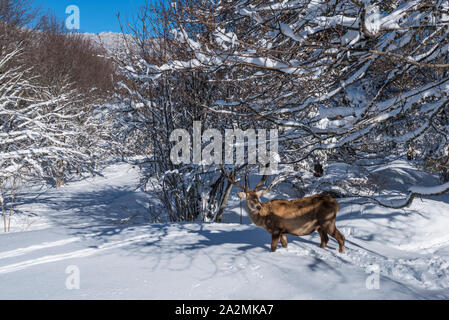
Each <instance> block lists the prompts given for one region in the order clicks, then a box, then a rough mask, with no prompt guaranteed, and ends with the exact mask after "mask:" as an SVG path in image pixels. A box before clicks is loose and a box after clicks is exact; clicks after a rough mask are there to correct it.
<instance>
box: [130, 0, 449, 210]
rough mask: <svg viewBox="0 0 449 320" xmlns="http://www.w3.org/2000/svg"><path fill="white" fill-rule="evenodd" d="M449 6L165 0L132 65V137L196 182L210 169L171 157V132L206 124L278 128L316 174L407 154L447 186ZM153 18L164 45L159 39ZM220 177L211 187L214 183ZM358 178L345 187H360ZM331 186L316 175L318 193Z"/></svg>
mask: <svg viewBox="0 0 449 320" xmlns="http://www.w3.org/2000/svg"><path fill="white" fill-rule="evenodd" d="M147 10H148V8H147ZM448 10H449V1H447V0H441V1H403V0H397V1H368V0H366V1H365V0H363V1H361V0H360V1H358V0H352V1H349V0H348V1H335V0H331V1H328V0H326V1H325V0H314V1H310V0H299V1H298V0H294V1H293V0H292V1H282V2H279V1H242V0H238V1H237V0H228V1H224V0H223V1H204V0H198V1H176V2H174V3H172V4H170V5H167V7H164V6H163V5H162V7H161V8H158V9H157V10H156V13H155V14H148V13H147V14H142V16H141V17H140V24H139V26H141V27H142V26H143V27H142V28H143V29H142V30H140V31H136V36H137V38H138V39H139V43H138V45H137V46H136V47H138V48H140V52H139V53H137V54H136V53H135V52H134V53H133V52H132V50H129V51H128V52H129V55H128V57H127V59H126V60H127V61H122V62H124V63H122V66H123V68H122V70H123V71H124V73H125V74H126V78H127V80H128V82H124V84H123V85H122V89H123V88H124V89H125V95H124V96H127V97H128V103H127V106H128V107H129V106H130V107H129V108H130V109H128V112H126V117H128V118H127V119H128V120H126V121H125V122H126V126H125V130H124V131H123V132H131V130H130V124H134V123H140V124H139V129H142V128H143V127H145V128H146V129H145V130H146V132H143V131H142V130H139V132H141V133H142V132H143V134H142V135H141V136H140V138H139V139H140V141H141V144H142V145H144V146H146V147H147V148H148V154H151V155H152V156H153V155H155V154H157V153H158V152H159V151H158V152H155V150H154V148H156V149H158V150H164V151H163V152H159V156H157V157H156V158H153V159H152V161H153V164H154V168H155V167H157V166H158V169H157V170H154V171H153V172H159V173H162V176H164V177H166V176H165V173H167V172H176V173H177V174H178V173H179V174H182V175H184V176H188V177H189V179H188V181H189V182H191V181H195V183H194V185H195V186H196V185H197V183H198V181H199V180H198V179H197V178H193V176H192V174H193V172H197V173H198V172H200V171H201V170H199V169H198V168H197V167H196V166H185V167H182V168H178V167H176V168H173V167H172V165H171V163H170V162H169V159H168V152H169V143H168V136H169V133H170V132H172V130H173V129H177V128H185V129H191V128H192V123H193V121H202V123H203V125H204V127H213V128H217V129H223V128H232V127H239V128H241V129H243V130H245V129H247V128H271V127H275V128H278V129H279V130H280V139H279V140H280V148H279V151H280V155H281V160H282V163H283V164H297V165H299V166H301V167H302V168H304V167H305V168H306V169H308V170H311V169H312V166H313V165H316V163H317V162H321V163H323V164H325V166H326V165H327V164H329V163H332V162H346V163H348V164H352V163H354V161H357V162H359V163H360V164H362V165H364V162H367V160H370V159H379V158H380V159H382V158H388V157H391V156H395V157H398V158H400V157H408V158H409V159H410V160H416V161H417V162H416V163H417V164H419V165H421V166H422V167H424V168H426V169H427V170H428V171H432V172H437V173H440V174H441V176H442V178H443V180H444V177H445V173H446V176H447V166H448V163H449V162H448V161H449V143H448V140H447V137H448V135H449V106H448V99H447V96H448V92H449V73H448V70H449V61H448V60H449V59H448V56H449V55H448V50H449V42H448V39H449V37H448V33H449V28H448V26H449V11H448ZM155 16H156V17H157V18H156V19H155V18H154V17H155ZM152 24H153V27H154V29H155V30H156V31H158V32H159V35H160V42H159V45H158V46H154V45H153V44H154V43H152V42H151V41H150V39H151V37H150V34H151V32H149V29H150V26H151V25H152ZM137 29H138V26H137V25H136V28H135V29H134V30H137ZM139 37H140V38H139ZM150 44H151V45H150ZM152 45H153V46H152ZM150 47H151V50H150V49H149V48H150ZM122 60H123V59H122ZM199 83H200V84H201V85H198V84H199ZM131 115H132V118H129V117H130V116H131ZM126 117H125V118H126ZM125 118H124V119H125ZM131 119H132V121H131ZM136 121H137V122H136ZM147 128H149V129H147ZM162 132H163V133H162ZM311 160H313V161H311ZM161 163H164V165H162V166H161ZM180 169H182V170H181V171H182V172H181V171H179V170H180ZM211 169H215V170H216V168H211ZM176 170H178V171H176ZM215 180H216V178H214V179H206V181H207V182H206V183H205V184H204V185H209V187H208V188H211V186H212V185H213V183H214V181H215ZM349 180H350V179H349ZM349 180H346V181H343V182H342V183H349V184H352V183H353V182H349ZM356 180H357V179H356ZM362 180H363V181H362ZM362 180H361V181H360V183H361V184H362V185H363V188H367V189H371V190H366V192H365V191H364V192H363V193H364V194H369V193H372V191H373V190H376V189H377V188H379V186H378V185H376V184H373V183H372V181H370V179H369V178H367V177H365V179H362ZM354 183H355V184H354V185H353V186H351V185H346V186H344V188H343V190H353V189H355V188H356V187H357V182H356V181H355V182H354ZM320 185H321V184H320V182H319V180H316V179H315V180H313V181H310V184H309V185H308V186H306V190H309V189H311V188H312V189H315V187H314V186H320ZM180 186H183V187H181V189H182V188H184V184H183V183H181V182H180V180H177V179H175V180H174V183H172V184H170V188H174V189H173V190H177V191H173V192H174V193H176V192H178V191H179V189H178V187H180ZM370 186H372V188H371V187H370ZM187 189H189V188H188V187H187ZM200 189H203V188H202V187H200ZM206 189H207V188H206ZM318 189H320V188H318ZM189 190H190V189H189ZM316 191H317V192H319V191H320V190H316ZM182 194H183V193H182ZM199 194H201V192H199V193H195V195H194V196H193V195H192V196H191V197H189V198H190V199H196V197H197V195H199ZM349 194H353V192H349ZM199 198H200V197H198V199H199ZM203 199H204V198H203ZM187 203H192V201H187ZM194 210H197V209H194Z"/></svg>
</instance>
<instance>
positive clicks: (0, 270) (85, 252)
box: [0, 235, 151, 274]
mask: <svg viewBox="0 0 449 320" xmlns="http://www.w3.org/2000/svg"><path fill="white" fill-rule="evenodd" d="M148 240H151V236H150V235H140V236H135V237H131V238H128V239H126V240H121V241H114V242H107V243H104V244H101V245H99V246H97V247H90V248H86V249H80V250H75V251H70V252H66V253H60V254H53V255H46V256H43V257H39V258H35V259H30V260H25V261H22V262H18V263H13V264H9V265H5V266H0V274H5V273H11V272H16V271H20V270H23V269H27V268H29V267H33V266H37V265H41V264H46V263H51V262H57V261H62V260H67V259H74V258H83V257H88V256H91V255H94V254H98V253H101V252H103V251H106V250H110V249H116V248H120V247H125V246H128V245H131V244H134V243H138V242H141V241H148ZM79 241H80V238H69V239H65V240H59V241H55V242H48V243H42V244H40V245H35V246H30V247H27V248H20V249H16V250H12V251H7V252H4V253H0V259H4V258H10V257H17V256H21V255H26V254H28V253H31V252H34V251H37V250H41V249H47V248H52V247H57V246H63V245H67V244H70V243H74V242H79Z"/></svg>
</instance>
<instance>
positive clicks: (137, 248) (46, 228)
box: [0, 163, 449, 299]
mask: <svg viewBox="0 0 449 320" xmlns="http://www.w3.org/2000/svg"><path fill="white" fill-rule="evenodd" d="M395 168H396V169H397V170H399V169H400V170H403V174H402V175H403V176H404V177H405V179H409V180H407V181H406V182H412V181H414V180H413V179H412V180H410V179H411V178H410V177H411V176H413V174H415V176H416V179H418V178H422V177H423V176H422V175H419V174H417V173H407V171H410V170H412V169H411V167H409V166H407V165H406V164H404V163H396V164H394V165H393V171H394V170H396V169H395ZM342 170H343V171H344V168H342ZM385 170H387V171H388V172H391V169H390V167H388V166H387V167H383V168H382V166H379V168H377V169H376V170H375V172H377V173H379V174H380V173H382V172H384V171H385ZM389 170H390V171H389ZM343 171H342V174H343ZM388 172H387V173H385V172H384V174H386V175H388ZM395 172H396V174H397V175H398V176H401V172H400V171H395ZM390 176H391V174H390ZM404 181H405V180H404ZM429 182H433V181H430V180H429ZM138 186H139V174H138V172H137V169H136V168H133V167H132V166H131V165H128V164H116V165H112V166H110V167H108V168H107V169H106V170H104V171H103V172H102V176H98V177H94V178H88V179H85V180H80V181H74V182H71V183H69V184H68V185H67V186H65V187H63V188H60V189H50V190H38V189H34V188H31V189H30V190H29V192H28V193H27V194H26V196H25V197H24V198H23V199H21V204H20V205H19V208H18V209H19V211H20V212H21V216H26V215H29V216H31V215H33V217H31V218H30V219H32V221H34V222H35V223H31V224H29V225H28V228H26V230H27V231H26V232H23V230H24V227H23V226H22V225H21V220H20V219H14V220H13V231H15V232H13V233H9V234H0V241H1V243H2V247H1V250H0V282H1V283H2V286H1V287H0V299H410V298H411V299H434V298H435V299H436V298H446V299H447V298H449V290H448V289H449V236H448V235H447V230H446V229H447V228H446V226H447V225H448V224H449V215H448V214H447V213H448V212H449V197H448V196H441V197H434V198H429V199H422V200H416V201H415V202H414V203H413V204H412V206H411V207H410V208H407V209H406V210H390V209H386V208H380V207H378V206H375V205H373V204H365V205H357V204H353V203H349V202H348V203H346V202H347V201H346V200H345V201H341V207H342V208H341V210H340V212H339V216H338V219H337V226H338V228H339V229H340V230H341V231H342V232H343V233H344V234H345V236H346V240H347V241H346V253H345V254H340V253H338V250H337V247H338V246H337V243H336V242H335V241H334V240H333V239H332V240H331V241H330V242H329V245H328V248H326V249H320V248H319V236H318V235H317V234H314V235H311V236H308V237H301V238H300V237H294V236H289V237H288V239H289V248H288V249H283V248H279V249H278V251H277V252H276V253H271V252H269V241H270V236H269V234H268V233H266V231H264V230H263V229H261V228H258V227H256V226H254V225H251V224H250V222H249V220H248V217H247V216H246V213H245V210H243V224H238V222H239V221H240V209H239V200H238V199H237V196H236V194H235V190H233V192H232V195H231V203H230V204H229V206H228V211H227V213H226V214H225V216H224V219H225V220H226V223H221V224H215V223H204V224H200V223H178V224H149V223H148V221H147V219H146V214H147V213H146V207H147V203H148V201H149V200H151V199H150V196H149V195H148V194H145V193H143V192H142V191H140V189H139V187H138ZM276 190H283V191H285V190H287V191H288V189H286V186H285V185H283V186H282V188H280V189H276ZM285 196H288V195H286V194H284V193H282V194H279V191H278V192H277V193H276V192H273V194H271V195H270V198H274V197H285ZM373 265H377V266H378V267H379V270H380V289H379V290H369V289H367V287H366V281H367V278H368V277H369V276H370V274H369V273H367V270H368V271H369V270H370V268H371V266H373ZM69 266H76V267H77V268H78V269H79V271H80V289H79V290H68V289H67V288H66V280H67V277H68V276H69V275H68V274H67V273H66V270H71V269H67V268H68V267H69Z"/></svg>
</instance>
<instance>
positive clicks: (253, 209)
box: [220, 166, 345, 253]
mask: <svg viewBox="0 0 449 320" xmlns="http://www.w3.org/2000/svg"><path fill="white" fill-rule="evenodd" d="M220 169H221V172H222V174H223V176H224V177H225V178H226V179H227V180H228V181H229V182H230V183H231V184H232V185H234V186H236V187H238V188H239V189H242V191H239V192H238V195H239V197H240V198H241V199H243V200H246V208H247V210H248V216H249V218H250V220H251V222H252V223H254V224H255V225H256V226H259V227H262V228H264V229H265V230H266V231H267V232H268V233H270V234H271V252H276V249H277V247H278V245H279V241H280V242H281V244H282V247H284V248H287V246H288V243H287V234H290V235H296V236H300V237H301V236H308V235H311V234H312V233H313V232H315V231H317V232H318V234H319V235H320V238H321V244H320V248H322V249H324V248H325V247H326V246H327V243H328V242H329V237H328V235H329V236H331V237H333V238H334V239H335V240H337V242H338V245H339V252H340V253H344V252H345V237H344V235H343V234H342V233H341V232H340V231H339V230H338V229H337V227H336V218H337V212H338V210H339V209H340V205H339V204H338V202H337V201H336V200H335V199H334V198H332V197H331V196H329V195H325V194H317V195H313V196H311V197H306V198H299V199H294V200H279V199H275V200H271V201H268V202H265V203H262V202H261V201H260V198H261V197H263V196H264V195H266V194H267V193H269V192H271V188H269V189H265V190H259V188H260V187H261V186H262V185H263V184H264V183H265V180H266V175H263V177H262V179H261V181H260V182H259V183H258V184H257V186H256V187H255V189H254V190H250V189H249V188H247V187H246V185H247V183H246V177H245V186H243V185H241V184H239V183H237V182H236V181H235V180H234V179H232V178H231V177H229V175H228V174H227V173H226V172H225V170H224V169H223V166H220Z"/></svg>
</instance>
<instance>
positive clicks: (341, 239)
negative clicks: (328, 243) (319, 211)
mask: <svg viewBox="0 0 449 320" xmlns="http://www.w3.org/2000/svg"><path fill="white" fill-rule="evenodd" d="M326 232H327V233H328V234H329V235H330V236H331V237H332V238H334V239H335V240H337V242H338V247H339V252H340V253H344V252H345V236H344V235H343V234H342V233H341V232H340V231H338V229H337V227H336V226H335V221H333V222H332V223H331V224H330V226H329V228H327V230H326Z"/></svg>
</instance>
